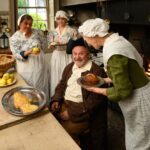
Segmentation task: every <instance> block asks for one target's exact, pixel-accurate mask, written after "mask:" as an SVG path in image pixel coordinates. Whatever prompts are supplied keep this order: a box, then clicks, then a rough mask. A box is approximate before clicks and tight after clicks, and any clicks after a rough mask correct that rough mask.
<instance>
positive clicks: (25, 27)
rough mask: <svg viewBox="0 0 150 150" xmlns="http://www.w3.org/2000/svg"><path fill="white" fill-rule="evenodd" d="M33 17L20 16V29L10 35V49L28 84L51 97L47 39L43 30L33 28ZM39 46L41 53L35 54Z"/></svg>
mask: <svg viewBox="0 0 150 150" xmlns="http://www.w3.org/2000/svg"><path fill="white" fill-rule="evenodd" d="M32 22H33V18H32V17H31V16H30V15H28V14H23V15H21V16H20V17H19V18H18V22H17V23H18V30H17V31H16V32H15V33H14V34H13V35H12V37H10V49H11V51H12V53H13V55H14V57H15V58H16V63H17V64H16V69H17V72H18V73H19V74H20V75H21V76H22V77H23V78H24V80H25V81H26V82H27V84H28V85H30V86H33V87H35V88H38V89H40V90H42V91H43V92H45V94H46V96H47V100H48V99H49V90H48V88H49V85H48V79H49V77H48V67H47V65H46V62H45V57H44V53H43V50H44V49H45V42H44V41H45V40H44V35H43V32H42V31H39V30H36V29H32ZM34 47H38V48H39V49H40V53H39V54H37V55H35V54H33V51H32V50H33V48H34Z"/></svg>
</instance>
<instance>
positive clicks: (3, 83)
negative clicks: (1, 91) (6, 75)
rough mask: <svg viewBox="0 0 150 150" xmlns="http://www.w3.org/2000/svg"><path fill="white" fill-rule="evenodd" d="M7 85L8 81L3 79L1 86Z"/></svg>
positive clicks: (0, 81)
mask: <svg viewBox="0 0 150 150" xmlns="http://www.w3.org/2000/svg"><path fill="white" fill-rule="evenodd" d="M6 84H7V82H6V80H5V79H3V78H1V79H0V86H5V85H6Z"/></svg>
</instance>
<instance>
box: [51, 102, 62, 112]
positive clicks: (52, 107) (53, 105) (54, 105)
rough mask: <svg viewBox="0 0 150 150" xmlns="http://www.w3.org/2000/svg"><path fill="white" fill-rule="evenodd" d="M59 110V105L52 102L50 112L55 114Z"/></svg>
mask: <svg viewBox="0 0 150 150" xmlns="http://www.w3.org/2000/svg"><path fill="white" fill-rule="evenodd" d="M59 110H60V104H59V102H53V103H52V105H51V111H52V113H56V112H58V111H59Z"/></svg>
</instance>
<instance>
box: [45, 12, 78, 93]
mask: <svg viewBox="0 0 150 150" xmlns="http://www.w3.org/2000/svg"><path fill="white" fill-rule="evenodd" d="M68 20H69V18H68V15H67V13H66V12H65V11H63V10H59V11H57V12H56V15H55V21H56V24H57V27H56V29H55V30H54V31H51V32H49V36H48V43H49V49H51V50H53V52H52V56H51V60H50V73H51V79H50V91H51V92H50V93H51V96H53V94H54V92H55V87H56V85H57V84H58V82H59V80H60V79H61V75H62V72H63V70H64V68H65V66H66V65H67V64H68V63H70V62H71V61H72V58H71V55H67V53H66V44H67V43H68V41H69V39H70V38H73V39H76V38H77V37H78V32H77V30H76V29H74V28H72V27H70V26H68Z"/></svg>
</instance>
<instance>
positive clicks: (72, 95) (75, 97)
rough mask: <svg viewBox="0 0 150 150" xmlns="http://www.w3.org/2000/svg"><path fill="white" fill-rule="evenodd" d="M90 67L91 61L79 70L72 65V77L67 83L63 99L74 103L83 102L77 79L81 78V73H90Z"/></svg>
mask: <svg viewBox="0 0 150 150" xmlns="http://www.w3.org/2000/svg"><path fill="white" fill-rule="evenodd" d="M91 67H92V61H88V62H87V64H86V65H85V66H83V67H81V68H79V67H78V66H77V65H76V64H74V66H73V68H72V75H71V77H70V78H69V80H68V82H67V88H66V92H65V99H66V100H70V101H73V102H76V103H79V102H83V97H82V92H81V86H80V85H79V84H78V83H77V79H78V78H80V77H81V73H82V72H85V71H90V69H91Z"/></svg>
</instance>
